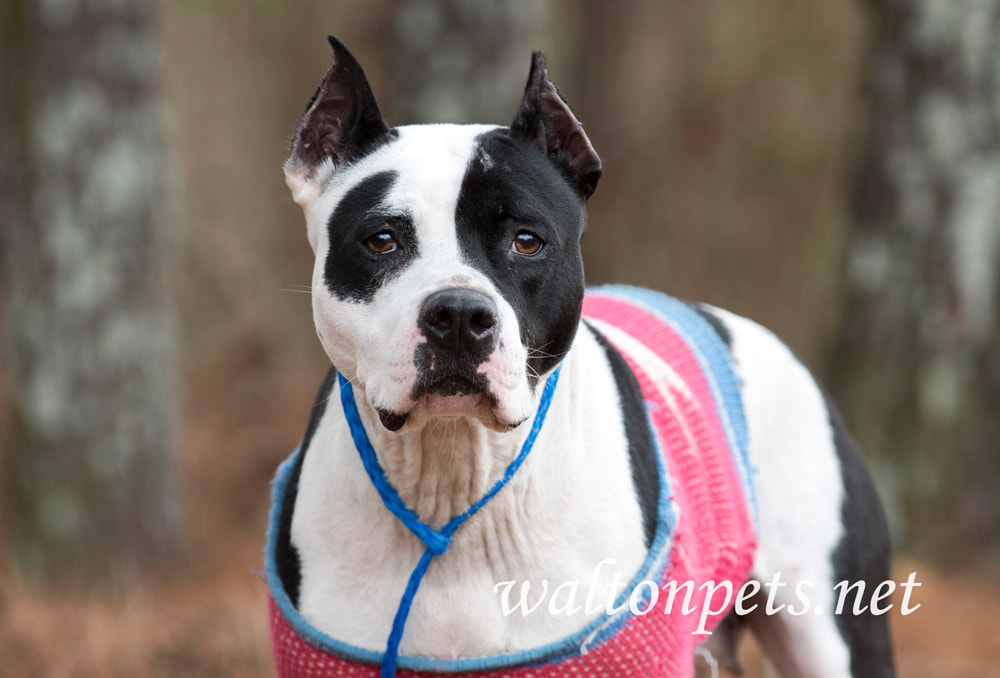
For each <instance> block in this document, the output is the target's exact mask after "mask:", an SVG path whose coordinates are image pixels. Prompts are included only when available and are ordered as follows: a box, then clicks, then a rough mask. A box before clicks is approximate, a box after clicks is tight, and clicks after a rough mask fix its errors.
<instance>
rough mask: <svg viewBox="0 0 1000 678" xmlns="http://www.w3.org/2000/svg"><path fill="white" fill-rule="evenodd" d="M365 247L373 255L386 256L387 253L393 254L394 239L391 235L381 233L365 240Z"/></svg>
mask: <svg viewBox="0 0 1000 678" xmlns="http://www.w3.org/2000/svg"><path fill="white" fill-rule="evenodd" d="M365 247H367V248H368V249H370V250H371V251H372V252H374V253H375V254H388V253H389V252H395V251H396V247H397V245H396V239H395V238H394V237H392V233H390V232H389V231H382V232H381V233H376V234H375V235H373V236H372V237H370V238H368V240H365Z"/></svg>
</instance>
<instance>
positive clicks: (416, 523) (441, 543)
mask: <svg viewBox="0 0 1000 678" xmlns="http://www.w3.org/2000/svg"><path fill="white" fill-rule="evenodd" d="M561 369H562V367H561V366H560V367H557V368H556V369H555V371H554V372H553V373H552V374H551V375H550V376H549V378H548V380H546V382H545V388H544V390H543V391H542V398H541V401H540V402H539V403H538V412H537V413H536V414H535V420H534V422H532V424H531V431H529V432H528V437H527V439H525V441H524V444H523V445H522V446H521V451H520V452H519V453H518V455H517V456H516V457H515V458H514V460H513V461H512V462H510V465H509V466H508V467H507V470H506V471H504V474H503V477H501V478H500V480H498V481H497V482H496V484H495V485H494V486H493V487H492V488H490V490H489V492H487V493H486V494H484V495H483V496H482V498H480V499H479V501H477V502H476V503H475V504H473V505H472V506H470V507H469V508H467V509H466V510H465V512H464V513H462V514H460V515H458V516H455V517H454V518H452V519H451V520H450V521H449V522H448V524H447V525H445V526H444V527H442V528H441V529H440V530H435V529H434V528H432V527H431V526H430V525H427V524H426V523H424V522H423V521H422V520H420V518H419V517H418V516H417V514H416V513H414V512H413V511H412V510H411V509H410V507H408V506H407V505H406V504H405V503H404V502H403V500H402V499H401V498H400V496H399V494H398V493H397V492H396V490H395V488H393V486H392V485H391V484H390V483H389V479H388V478H387V477H386V475H385V470H384V469H383V468H382V465H381V464H379V462H378V458H377V457H376V455H375V448H373V447H372V444H371V441H369V440H368V434H367V433H365V427H364V424H362V423H361V415H360V414H358V407H357V404H356V403H355V402H354V391H353V389H352V388H351V383H350V382H349V381H348V380H347V379H345V378H344V375H342V374H340V372H337V379H338V380H339V382H340V402H341V404H342V405H343V407H344V416H345V417H346V418H347V425H348V427H350V429H351V438H353V439H354V446H355V447H356V448H357V450H358V454H359V455H361V463H362V465H363V466H364V467H365V471H366V472H367V473H368V477H369V478H370V479H371V481H372V485H374V486H375V489H376V491H378V494H379V497H381V498H382V503H384V504H385V507H386V508H387V509H389V511H391V512H392V514H393V515H395V516H396V517H397V518H398V519H399V522H401V523H403V525H404V526H405V527H406V529H408V530H409V531H410V532H412V533H413V534H415V535H416V536H417V538H418V539H420V541H422V542H423V543H424V544H425V545H426V546H427V549H426V550H425V551H424V553H423V555H422V556H420V561H419V562H418V563H417V566H416V567H415V568H413V573H412V574H411V575H410V581H409V582H408V583H407V585H406V591H405V592H404V593H403V597H402V599H401V600H400V601H399V608H398V609H397V610H396V616H395V618H394V619H393V620H392V632H391V633H390V634H389V640H388V642H387V643H386V648H385V654H384V655H382V678H393V677H394V676H395V675H396V659H397V657H398V656H399V641H400V639H401V638H402V637H403V629H404V627H405V626H406V618H407V616H408V615H409V613H410V605H411V604H412V603H413V597H414V596H415V595H416V593H417V588H418V587H419V586H420V581H421V580H422V579H423V578H424V574H426V573H427V568H428V567H429V566H430V564H431V560H433V558H434V556H440V555H441V554H443V553H444V552H445V551H446V550H447V549H448V545H449V544H451V536H452V535H453V534H455V530H457V529H458V528H459V527H461V526H462V524H463V523H464V522H465V521H466V520H468V519H469V518H471V517H472V516H473V515H474V514H475V513H476V512H477V511H478V510H479V509H481V508H482V507H483V506H485V505H486V502H488V501H489V500H490V499H492V498H493V497H494V496H495V495H496V493H497V492H499V491H500V490H501V489H503V487H504V485H506V484H507V483H508V481H510V479H511V478H512V477H513V476H514V473H516V472H517V469H518V468H520V466H521V463H522V462H523V461H524V460H525V458H526V457H527V456H528V453H529V452H531V448H532V447H534V445H535V439H536V438H537V437H538V433H539V431H541V430H542V424H544V423H545V415H546V414H547V413H548V411H549V405H551V404H552V395H553V393H555V390H556V383H557V382H558V381H559V371H560V370H561Z"/></svg>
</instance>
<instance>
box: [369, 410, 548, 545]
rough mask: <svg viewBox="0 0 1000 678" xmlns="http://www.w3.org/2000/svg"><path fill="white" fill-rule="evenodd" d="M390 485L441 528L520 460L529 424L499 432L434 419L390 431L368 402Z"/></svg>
mask: <svg viewBox="0 0 1000 678" xmlns="http://www.w3.org/2000/svg"><path fill="white" fill-rule="evenodd" d="M359 406H360V407H364V408H365V409H366V410H367V411H362V412H361V416H362V420H363V421H364V422H365V428H366V430H367V431H368V432H369V439H370V440H371V443H372V446H373V447H374V448H375V450H376V455H377V457H378V460H379V463H380V464H381V465H382V468H383V469H384V470H385V474H386V477H387V478H388V480H389V483H390V484H391V485H392V486H393V488H395V490H396V492H397V493H398V494H399V496H400V498H401V499H402V500H403V501H404V502H405V503H406V505H407V506H409V507H410V508H411V509H412V510H413V511H414V512H415V513H416V514H417V515H418V516H419V517H420V519H421V520H423V521H424V522H425V523H427V524H428V525H430V526H431V527H434V528H435V529H439V528H441V527H442V526H443V525H444V524H445V523H447V522H448V521H449V520H450V519H451V518H453V517H454V516H456V515H459V514H460V513H462V512H463V511H465V510H466V509H467V508H468V507H469V506H470V505H471V504H473V503H474V502H476V501H477V500H478V499H479V498H480V497H482V496H483V495H484V494H486V492H487V491H488V490H489V489H490V488H491V487H492V486H493V484H494V483H496V481H497V480H498V479H499V478H500V477H501V476H502V475H503V473H504V471H505V470H506V469H507V466H508V465H509V464H510V462H511V461H512V460H513V459H514V457H516V456H517V453H518V452H519V451H520V448H521V445H522V444H523V442H524V440H525V437H526V436H527V433H528V429H529V428H530V427H531V421H527V422H525V423H524V424H522V425H521V426H519V427H518V428H517V429H515V430H513V431H510V432H504V433H500V432H497V431H493V430H491V429H489V428H487V427H486V426H484V425H483V424H481V423H480V422H479V421H478V420H476V419H471V418H468V417H450V418H442V419H432V420H430V421H427V422H425V423H424V425H423V426H421V427H420V428H419V429H417V430H403V431H400V432H398V433H390V432H389V431H386V430H385V429H384V428H383V427H382V426H381V425H380V424H379V421H378V416H377V415H376V413H375V411H374V409H373V408H372V407H371V406H370V405H368V403H367V402H363V404H359Z"/></svg>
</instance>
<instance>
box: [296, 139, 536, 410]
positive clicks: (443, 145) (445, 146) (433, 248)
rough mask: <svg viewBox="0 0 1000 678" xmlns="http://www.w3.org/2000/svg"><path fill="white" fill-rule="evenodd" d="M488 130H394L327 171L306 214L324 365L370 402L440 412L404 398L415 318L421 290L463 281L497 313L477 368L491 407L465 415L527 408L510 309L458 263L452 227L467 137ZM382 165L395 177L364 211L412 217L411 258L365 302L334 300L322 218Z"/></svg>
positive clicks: (530, 395)
mask: <svg viewBox="0 0 1000 678" xmlns="http://www.w3.org/2000/svg"><path fill="white" fill-rule="evenodd" d="M492 129H495V127H494V126H485V125H418V126H412V127H399V128H397V131H398V135H399V136H398V139H397V140H395V141H393V142H391V143H389V144H387V145H386V146H384V147H382V148H380V149H378V150H376V151H374V152H373V153H371V154H370V155H368V156H366V157H364V158H362V159H361V160H359V161H358V162H357V163H356V164H354V165H350V166H348V167H347V168H346V169H344V170H343V171H341V172H338V173H335V174H333V176H332V178H331V179H330V180H329V182H328V183H327V184H326V186H325V188H324V190H323V192H322V194H321V195H320V196H319V198H318V199H317V200H316V201H315V202H314V203H312V204H311V205H310V207H309V209H308V210H307V227H308V232H309V240H310V243H312V244H313V247H314V249H315V252H316V263H315V268H314V270H313V280H312V289H313V317H314V320H315V323H316V329H317V332H318V334H319V335H320V339H321V342H322V344H323V348H324V350H325V351H326V353H327V355H328V356H329V357H330V359H331V360H332V361H333V364H334V365H336V367H337V368H338V369H339V370H340V371H341V372H342V373H343V374H344V375H345V376H346V377H347V378H349V379H351V380H352V382H353V383H354V385H355V388H356V389H360V391H361V392H363V393H364V395H365V397H366V399H367V400H368V402H369V403H371V404H372V405H373V406H375V407H377V408H380V409H383V410H388V411H390V412H394V413H408V412H411V411H413V412H414V414H415V415H423V414H426V415H429V416H432V415H434V414H437V413H440V412H435V411H434V410H433V408H431V410H428V408H427V403H428V402H430V403H431V404H434V403H435V401H428V399H427V398H422V399H421V401H422V402H421V403H418V402H416V401H414V400H413V398H412V397H411V394H412V393H413V390H414V386H415V384H416V382H417V377H418V370H417V367H416V365H415V364H414V357H415V353H416V350H417V346H419V345H420V344H422V343H424V342H425V341H426V340H425V338H424V337H423V335H422V334H421V333H420V331H419V329H418V327H417V320H418V318H417V314H418V312H419V310H420V308H421V305H422V302H423V300H424V299H426V298H427V296H429V295H430V294H432V293H434V292H436V291H438V290H441V289H445V288H448V287H465V288H471V289H474V290H478V291H481V292H483V293H485V294H486V295H488V296H489V297H490V298H491V299H493V301H494V302H495V303H496V306H497V310H498V315H499V318H498V329H499V334H498V336H497V341H496V346H495V348H494V349H493V351H492V353H491V354H490V355H489V357H488V359H487V360H486V361H484V362H483V363H482V365H480V367H479V372H480V374H482V375H483V376H484V377H485V378H486V380H487V382H488V385H489V390H490V394H491V395H492V396H493V400H494V404H495V407H494V409H493V411H492V412H491V413H490V412H489V411H488V410H487V411H486V412H485V413H484V412H482V411H478V412H469V414H470V415H471V414H476V415H477V416H480V417H481V418H483V419H484V423H487V424H490V425H495V424H497V423H499V425H500V427H504V426H507V425H511V424H516V423H519V422H520V421H522V420H524V419H526V418H527V417H528V416H530V414H531V412H532V411H533V409H534V406H535V393H534V390H533V389H532V388H531V387H530V386H529V383H528V378H527V371H526V364H527V362H526V361H527V351H526V350H525V348H524V346H523V345H522V344H521V338H520V328H519V324H518V319H517V316H516V314H515V312H514V309H513V308H512V307H511V305H510V304H509V303H508V302H507V301H506V300H505V299H503V297H502V296H501V295H500V294H499V293H498V292H497V290H496V288H495V286H494V285H493V284H492V282H491V281H490V280H489V278H487V277H486V275H485V274H484V273H483V272H481V271H479V270H477V269H476V268H473V267H472V266H470V265H468V264H467V263H465V262H463V260H462V255H461V250H460V247H459V240H458V234H457V233H456V227H455V213H456V207H457V205H458V199H459V192H460V190H461V187H462V180H463V178H464V176H465V172H466V168H467V167H468V165H469V163H470V161H472V159H473V154H474V153H476V149H477V146H476V138H477V137H478V136H479V135H481V134H483V133H485V132H488V131H490V130H492ZM480 155H482V154H480ZM479 161H480V162H486V161H487V159H484V158H481V157H480V158H479ZM490 162H491V161H490ZM387 171H388V172H393V173H394V174H395V176H396V179H395V181H394V182H393V184H392V186H391V189H390V190H389V192H388V194H387V195H386V197H385V199H384V201H383V203H382V204H381V205H379V206H373V207H379V208H380V209H381V210H382V211H384V212H386V213H390V214H400V215H406V216H407V217H408V218H409V219H410V220H411V221H412V224H413V227H414V231H415V235H416V241H417V242H416V246H417V250H418V255H417V256H416V258H415V259H413V260H412V261H410V262H409V263H408V264H407V265H406V267H405V268H404V269H403V270H402V272H401V273H399V274H398V275H396V276H395V277H392V278H391V279H389V280H387V281H386V282H385V283H384V284H383V285H382V286H381V287H380V288H379V289H377V290H376V291H375V293H374V296H373V297H372V299H371V301H364V302H360V301H353V300H346V299H338V298H337V296H336V295H334V294H333V293H332V292H331V291H330V289H329V288H328V287H327V284H326V282H325V269H326V260H327V254H328V251H329V247H330V242H329V232H328V225H327V223H328V221H329V219H330V215H332V214H333V212H334V210H335V209H336V207H337V205H338V204H339V203H340V201H341V200H342V199H343V198H344V196H345V195H346V194H347V193H348V192H349V191H350V190H351V189H352V188H353V187H355V186H357V185H358V183H360V182H361V181H363V180H364V179H366V178H367V177H370V176H372V175H373V174H377V173H380V172H387ZM470 402H471V401H470ZM438 403H439V401H438ZM456 403H459V404H460V402H459V401H456V402H455V403H443V406H444V409H445V410H451V413H452V414H454V413H455V412H454V409H455V408H454V405H455V404H456ZM439 404H441V403H439ZM418 405H420V407H418ZM414 408H417V409H416V410H415V409H414ZM494 417H495V418H496V421H493V418H494Z"/></svg>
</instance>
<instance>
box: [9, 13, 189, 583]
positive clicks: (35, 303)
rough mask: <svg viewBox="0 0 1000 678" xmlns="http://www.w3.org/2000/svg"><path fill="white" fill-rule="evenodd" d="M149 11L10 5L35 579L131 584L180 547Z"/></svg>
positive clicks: (20, 515) (27, 496) (18, 541)
mask: <svg viewBox="0 0 1000 678" xmlns="http://www.w3.org/2000/svg"><path fill="white" fill-rule="evenodd" d="M154 5H155V3H154V2H152V0H144V1H141V2H139V1H133V2H128V3H86V4H84V3H35V2H30V0H20V1H18V0H4V1H3V3H2V4H0V14H2V18H0V25H2V28H0V37H2V40H3V51H4V59H3V64H2V66H0V70H2V71H3V72H4V77H3V84H4V97H3V100H2V101H0V108H2V109H3V112H2V115H3V118H4V120H3V124H4V128H5V131H6V132H8V134H7V136H6V138H5V140H4V148H3V156H2V160H3V164H2V167H3V171H4V176H3V181H2V185H0V193H2V195H0V202H2V203H3V205H2V206H0V210H3V215H2V216H3V227H2V231H0V234H2V235H3V238H4V240H5V243H4V249H5V250H6V252H5V254H6V257H5V273H6V283H5V287H6V292H7V295H8V299H7V302H6V304H5V306H6V326H7V327H6V330H7V333H8V335H9V338H10V340H11V341H10V344H11V346H12V355H11V356H10V360H9V362H8V364H6V365H5V366H4V367H5V371H6V372H7V373H8V377H9V379H8V381H9V384H10V387H11V395H10V400H11V409H12V415H11V420H12V428H13V433H12V436H11V437H12V440H11V444H10V447H9V449H8V453H7V455H6V456H7V457H8V459H6V465H7V467H8V469H9V473H8V474H6V478H7V485H8V487H7V488H5V490H6V491H5V492H4V497H5V503H6V504H7V506H6V508H5V511H4V513H5V514H6V515H7V516H11V522H12V523H13V525H12V537H11V540H12V544H11V549H12V553H13V556H14V562H15V564H16V567H17V569H18V570H19V571H20V573H21V575H22V576H24V577H26V578H28V579H35V580H42V581H61V580H70V581H73V582H76V583H78V584H81V585H87V586H89V585H91V584H93V583H95V582H104V583H107V582H113V583H114V584H116V585H120V584H122V583H128V582H129V581H130V580H131V579H132V578H133V576H134V575H135V574H136V573H137V572H138V571H139V569H141V568H146V567H148V566H149V565H150V564H151V563H153V562H160V561H161V559H162V558H163V557H164V556H166V555H168V554H170V553H171V552H172V550H173V548H174V545H175V539H176V536H177V526H178V516H177V501H176V499H177V498H176V495H175V490H176V485H175V478H174V466H173V460H172V457H171V453H172V442H173V439H172V431H173V425H174V415H175V397H174V394H175V387H174V383H173V379H174V374H175V354H174V351H173V346H174V343H173V342H174V334H173V326H172V322H171V319H170V314H169V312H168V304H167V289H168V286H167V284H166V281H165V271H166V268H165V263H164V262H165V261H166V259H167V258H168V256H169V243H168V238H167V237H166V227H167V223H166V221H165V219H164V206H165V204H166V203H167V196H166V190H165V188H166V187H165V182H164V175H165V172H164V167H163V162H164V156H163V144H162V139H161V119H160V116H161V112H160V99H159V96H158V82H157V74H158V70H159V63H158V60H159V51H158V48H157V41H156V33H155V30H154V17H153V9H154Z"/></svg>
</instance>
